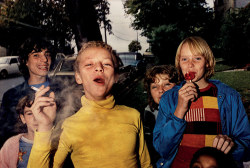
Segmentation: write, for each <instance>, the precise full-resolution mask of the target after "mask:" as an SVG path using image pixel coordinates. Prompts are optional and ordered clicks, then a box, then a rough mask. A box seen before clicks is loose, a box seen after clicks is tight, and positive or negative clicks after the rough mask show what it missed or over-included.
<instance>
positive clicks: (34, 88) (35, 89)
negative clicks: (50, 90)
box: [31, 86, 39, 92]
mask: <svg viewBox="0 0 250 168" xmlns="http://www.w3.org/2000/svg"><path fill="white" fill-rule="evenodd" d="M31 89H33V90H34V91H36V92H37V91H39V89H38V88H36V87H34V86H31Z"/></svg>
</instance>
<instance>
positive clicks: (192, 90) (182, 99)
mask: <svg viewBox="0 0 250 168" xmlns="http://www.w3.org/2000/svg"><path fill="white" fill-rule="evenodd" d="M197 97H198V92H197V87H196V86H195V84H194V83H192V82H187V83H186V84H185V85H183V86H182V88H181V89H180V90H179V92H178V104H177V107H176V110H175V113H174V115H175V116H176V117H178V118H181V119H183V118H184V116H185V113H186V112H187V111H188V110H189V103H190V102H191V101H194V100H195V99H196V98H197Z"/></svg>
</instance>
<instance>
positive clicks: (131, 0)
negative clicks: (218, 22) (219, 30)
mask: <svg viewBox="0 0 250 168" xmlns="http://www.w3.org/2000/svg"><path fill="white" fill-rule="evenodd" d="M124 7H125V12H126V13H127V14H131V15H133V16H134V18H135V19H134V21H133V23H132V26H133V27H134V29H136V30H142V35H144V36H146V37H147V38H148V39H149V42H150V43H151V46H152V52H153V53H154V55H155V56H157V57H158V58H159V61H160V62H161V63H172V64H173V63H174V62H173V58H174V57H175V52H176V49H177V47H178V44H179V43H180V42H181V40H183V38H185V37H187V36H190V35H200V36H202V37H204V38H205V39H206V40H208V41H211V40H212V39H211V37H213V36H212V34H211V32H213V31H212V29H211V27H212V24H211V22H212V21H213V13H212V10H211V9H210V8H208V7H207V3H206V1H205V0H178V1H176V0H153V1H152V0H126V1H125V3H124ZM210 31H211V32H210Z"/></svg>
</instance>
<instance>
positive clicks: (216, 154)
mask: <svg viewBox="0 0 250 168" xmlns="http://www.w3.org/2000/svg"><path fill="white" fill-rule="evenodd" d="M200 156H210V157H212V158H214V159H215V160H216V162H217V165H218V168H235V167H237V165H236V162H235V161H234V159H233V158H232V155H230V154H225V153H224V152H222V151H220V150H218V149H217V148H214V147H203V148H200V149H199V150H198V151H197V152H195V153H194V155H193V158H192V160H191V162H190V168H192V167H193V165H194V163H195V162H196V161H197V160H198V159H199V157H200Z"/></svg>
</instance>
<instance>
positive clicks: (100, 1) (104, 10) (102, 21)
mask: <svg viewBox="0 0 250 168" xmlns="http://www.w3.org/2000/svg"><path fill="white" fill-rule="evenodd" d="M94 5H95V9H96V11H97V18H98V20H97V21H98V23H99V25H100V26H101V25H103V27H102V28H104V35H105V42H106V43H107V35H106V33H107V31H108V33H109V34H112V33H113V32H112V25H111V21H110V20H109V19H108V18H107V15H109V11H110V10H109V6H110V4H109V2H108V0H96V2H95V4H94Z"/></svg>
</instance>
